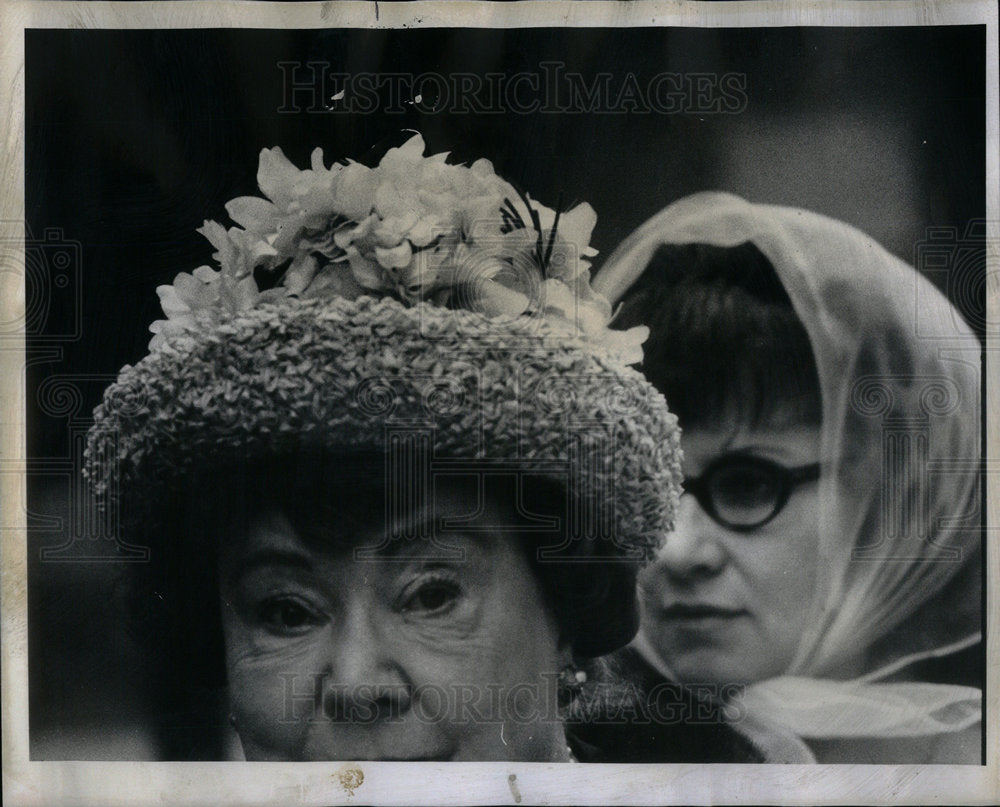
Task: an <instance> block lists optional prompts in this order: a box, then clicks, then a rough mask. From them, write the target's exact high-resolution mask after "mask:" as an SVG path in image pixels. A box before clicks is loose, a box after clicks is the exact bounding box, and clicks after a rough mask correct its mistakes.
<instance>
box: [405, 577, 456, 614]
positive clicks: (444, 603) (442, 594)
mask: <svg viewBox="0 0 1000 807" xmlns="http://www.w3.org/2000/svg"><path fill="white" fill-rule="evenodd" d="M459 593H460V592H459V588H458V586H457V585H455V584H454V583H451V582H449V581H444V580H440V581H434V582H430V583H424V584H423V585H421V586H420V587H419V588H418V589H417V590H416V591H415V592H414V593H413V594H412V595H410V597H409V598H407V600H406V602H405V603H404V604H403V610H404V611H411V612H412V611H417V612H422V613H426V614H430V613H437V612H442V611H445V610H447V609H448V608H450V607H451V606H452V605H454V603H455V601H456V600H457V599H458V596H459Z"/></svg>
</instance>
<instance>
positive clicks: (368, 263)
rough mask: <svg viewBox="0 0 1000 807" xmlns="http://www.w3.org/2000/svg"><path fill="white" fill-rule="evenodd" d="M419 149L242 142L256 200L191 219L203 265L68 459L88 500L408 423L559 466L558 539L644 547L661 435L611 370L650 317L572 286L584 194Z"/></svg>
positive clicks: (654, 512) (675, 458)
mask: <svg viewBox="0 0 1000 807" xmlns="http://www.w3.org/2000/svg"><path fill="white" fill-rule="evenodd" d="M423 152H424V143H423V140H422V139H421V137H420V136H419V135H416V134H415V135H414V136H412V137H411V138H410V139H409V140H408V141H407V142H406V143H405V144H403V145H402V146H401V147H399V148H394V149H391V150H390V151H388V152H387V153H386V154H385V156H384V157H383V158H382V160H381V162H380V163H379V164H378V166H377V167H375V168H371V167H368V166H365V165H362V164H359V163H356V162H352V161H341V162H335V163H334V164H333V165H331V166H329V167H327V166H326V164H325V162H324V159H323V153H322V151H321V150H320V149H316V150H315V151H314V152H313V154H312V163H311V166H310V168H308V169H305V170H300V169H299V168H297V167H296V166H295V165H293V164H292V163H291V162H290V161H289V160H288V159H287V158H286V157H285V156H284V155H283V154H282V152H281V150H280V149H277V148H275V149H264V150H263V151H262V152H261V156H260V165H259V169H258V175H257V179H258V184H259V186H260V189H261V191H262V192H263V194H264V196H265V197H266V198H259V197H240V198H237V199H234V200H232V201H231V202H229V203H228V204H227V205H226V210H227V212H228V214H229V216H230V217H231V218H232V219H233V221H234V222H236V225H237V226H235V227H231V228H229V229H228V230H227V229H225V228H224V227H223V226H222V225H220V224H218V223H216V222H213V221H207V222H206V223H205V225H204V226H203V227H202V228H201V229H200V232H201V233H203V234H204V235H205V236H206V237H207V238H208V240H209V241H210V242H211V243H212V245H213V246H214V247H215V253H214V256H213V257H214V259H215V261H216V262H217V264H218V268H215V267H210V266H201V267H199V268H197V269H195V270H194V271H193V272H192V273H190V274H188V273H183V272H182V273H181V274H179V275H177V277H176V278H175V280H174V282H173V284H172V285H167V286H160V287H159V288H158V289H157V292H158V294H159V296H160V300H161V303H162V307H163V310H164V312H165V314H166V319H163V320H158V321H156V322H154V323H153V324H152V326H151V327H150V330H151V331H152V332H153V334H154V336H153V339H152V341H151V343H150V351H149V354H148V355H147V356H146V357H145V358H143V359H142V360H141V361H139V362H138V363H137V364H136V365H134V366H126V367H123V368H122V370H121V372H120V374H119V376H118V379H117V380H116V381H115V383H113V384H112V385H111V386H110V387H108V389H107V390H106V391H105V395H104V399H103V401H102V403H101V404H100V405H99V406H98V407H97V408H96V410H95V412H94V424H93V427H92V428H91V430H90V433H89V435H88V446H87V466H86V474H87V476H88V478H89V480H90V482H91V484H92V487H93V489H94V490H95V492H96V493H97V494H98V496H99V497H100V498H101V499H102V500H103V501H105V502H117V503H119V504H121V505H122V512H123V513H126V514H128V516H127V518H128V519H130V520H131V523H133V524H147V523H149V522H150V520H151V519H155V518H156V515H155V514H156V508H157V507H158V506H162V502H163V501H164V494H165V493H166V492H167V491H169V490H170V489H171V488H172V487H175V486H176V485H177V484H178V483H179V482H181V481H183V480H184V478H185V477H187V476H189V475H191V474H193V473H196V472H197V471H198V469H199V468H201V467H204V466H206V465H221V464H224V463H227V462H233V461H241V462H253V461H266V459H267V458H268V457H270V456H274V455H278V454H283V453H287V452H294V451H296V450H301V449H302V448H303V447H306V446H308V447H311V448H314V449H315V448H318V449H319V450H321V451H323V450H326V451H330V452H343V451H345V450H348V451H350V450H359V451H375V452H388V451H389V445H390V442H391V441H390V437H389V435H390V433H393V434H397V435H398V433H399V432H400V430H403V431H407V432H408V433H411V434H412V433H415V432H418V433H421V434H424V435H426V445H427V446H429V448H428V453H429V455H430V456H432V457H433V458H434V461H442V462H445V463H447V462H448V461H459V460H463V461H468V460H472V461H484V462H487V463H492V462H497V463H500V464H503V463H508V464H510V463H513V464H515V465H517V466H518V467H523V468H529V469H533V470H534V471H535V472H538V473H541V474H543V475H545V474H551V475H552V476H553V477H554V478H557V479H558V480H559V481H560V482H561V483H564V484H565V485H566V486H567V488H568V489H569V490H570V491H571V493H572V495H571V496H570V497H569V499H570V500H571V501H573V502H574V503H575V504H574V508H575V509H574V510H573V513H574V514H575V515H573V514H571V515H569V516H568V518H570V521H571V522H572V523H571V524H570V528H569V530H568V534H569V539H568V540H569V541H570V543H572V544H573V546H572V547H571V548H570V550H569V551H570V552H571V553H572V554H575V555H579V556H581V557H583V556H586V557H589V558H591V559H594V560H597V559H602V560H604V561H608V560H616V559H617V560H625V561H629V562H631V563H633V564H638V563H641V562H642V561H643V560H645V559H647V558H648V557H650V556H651V554H652V553H653V552H654V551H655V549H656V547H657V546H658V544H659V543H660V541H661V540H662V537H663V536H664V534H665V532H666V531H667V530H668V529H669V528H670V526H671V525H672V519H673V514H674V509H675V506H676V502H677V498H678V495H679V488H680V478H681V477H680V464H679V457H680V451H679V447H678V442H679V439H678V438H679V431H678V428H677V424H676V419H675V418H674V416H673V415H672V414H671V413H670V412H669V411H668V409H667V406H666V403H665V401H664V400H663V398H662V396H661V395H660V394H659V393H658V392H656V391H655V389H654V388H653V387H652V386H651V385H650V384H648V383H647V382H646V381H645V380H644V378H643V377H642V375H641V374H640V373H639V372H637V371H636V370H634V369H633V368H631V367H630V366H629V364H631V363H634V362H637V361H639V360H640V359H641V355H642V350H641V343H642V341H643V340H644V339H645V337H646V335H647V331H646V329H644V328H635V329H632V330H631V331H625V332H622V331H614V330H611V329H609V327H608V324H609V322H610V320H611V318H612V311H611V306H610V304H609V303H608V301H607V299H606V298H604V297H602V296H601V295H599V294H597V293H596V292H594V291H593V290H592V289H591V287H590V282H589V271H588V270H589V260H588V259H589V258H591V257H592V256H593V255H594V254H595V252H594V250H592V249H591V248H590V247H589V246H588V244H589V238H590V232H591V230H592V228H593V226H594V223H595V220H596V216H595V214H594V211H593V210H592V208H591V207H590V206H589V205H587V204H580V205H577V206H575V207H573V208H572V209H570V210H566V211H562V210H552V209H549V208H547V207H545V206H543V205H541V204H539V203H538V202H536V201H534V200H533V199H531V198H530V197H529V196H528V195H527V194H526V193H523V192H521V191H519V190H518V189H516V188H515V187H514V186H513V185H511V184H510V183H508V182H506V181H505V180H504V179H502V178H501V177H499V176H497V174H496V173H495V172H494V170H493V166H492V164H491V163H490V162H489V161H488V160H478V161H476V162H474V163H473V164H472V165H469V166H466V165H452V164H449V163H448V162H447V161H446V157H447V155H446V154H437V155H434V156H429V157H425V156H424V155H423ZM331 483H332V484H335V483H336V481H335V480H331ZM123 518H126V517H125V516H123ZM626 577H628V576H626ZM621 597H622V598H623V601H624V602H626V603H627V602H634V595H632V594H631V593H628V592H625V591H624V590H623V591H622V592H621ZM632 610H634V609H632ZM627 621H629V622H630V623H631V624H630V625H629V626H628V631H631V632H633V633H634V629H635V624H634V619H631V618H630V619H629V620H627ZM629 638H631V634H629V635H628V636H625V637H624V638H623V637H622V636H616V637H613V638H605V639H600V638H595V639H594V641H593V642H592V644H593V645H594V647H593V648H591V649H592V650H593V651H594V653H593V654H596V653H598V652H606V651H607V650H609V649H613V647H614V646H618V645H620V644H624V642H626V641H628V639H629Z"/></svg>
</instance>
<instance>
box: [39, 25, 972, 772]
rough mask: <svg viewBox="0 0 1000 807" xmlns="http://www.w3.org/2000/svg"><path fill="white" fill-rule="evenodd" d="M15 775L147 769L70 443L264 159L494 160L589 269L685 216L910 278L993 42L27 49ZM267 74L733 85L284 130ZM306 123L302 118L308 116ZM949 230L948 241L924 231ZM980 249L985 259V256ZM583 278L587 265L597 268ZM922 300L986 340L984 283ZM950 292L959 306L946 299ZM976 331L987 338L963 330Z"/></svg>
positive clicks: (248, 34)
mask: <svg viewBox="0 0 1000 807" xmlns="http://www.w3.org/2000/svg"><path fill="white" fill-rule="evenodd" d="M25 38H26V43H25V44H26V47H25V54H26V69H25V94H26V132H25V135H26V136H25V141H26V177H27V178H26V188H25V192H26V209H27V227H28V232H29V250H28V274H27V290H26V292H27V300H28V323H27V326H28V331H29V337H28V350H27V364H28V366H27V383H28V388H27V400H28V407H29V410H28V455H29V477H28V495H29V510H30V512H29V545H28V551H29V609H30V610H29V634H30V635H29V643H30V644H29V648H30V659H29V661H30V684H31V691H30V697H31V700H30V708H31V753H32V757H33V758H34V759H46V758H50V759H51V758H55V759H58V758H78V759H84V758H130V757H136V756H138V757H142V756H149V755H152V754H155V749H154V748H153V747H152V746H151V744H150V743H151V741H150V739H149V736H148V734H147V733H146V731H145V730H144V722H143V720H144V709H146V705H145V704H146V700H145V693H144V689H143V683H144V681H145V680H147V679H148V678H149V675H148V670H144V668H143V664H142V661H141V659H140V658H139V657H138V656H137V654H136V651H135V647H134V644H133V641H132V638H133V637H132V636H131V635H130V634H129V632H128V631H127V630H126V629H125V628H124V627H123V624H124V617H125V614H124V613H123V611H122V606H121V605H120V604H119V603H120V598H119V597H118V592H119V591H120V588H121V581H120V577H121V573H122V571H123V569H124V568H125V567H126V566H127V563H125V562H124V561H125V560H128V559H133V560H134V559H136V558H141V556H140V555H136V554H135V553H132V552H130V551H128V550H127V549H123V548H122V547H121V546H119V545H118V543H117V542H116V541H115V540H114V538H113V537H112V536H111V534H110V532H109V528H108V527H107V526H106V525H102V523H101V521H100V519H99V518H97V517H96V516H95V515H94V514H93V513H91V512H90V510H89V508H88V507H87V500H86V496H85V494H84V492H83V489H82V488H81V486H80V484H79V480H78V470H79V467H80V451H81V441H82V436H83V435H84V434H85V433H86V428H87V426H88V419H89V413H90V412H91V411H92V409H93V407H94V405H96V403H97V402H98V400H99V396H100V393H101V391H102V389H103V387H104V386H106V385H107V383H108V382H109V381H110V380H111V378H112V377H113V375H114V374H115V373H116V372H117V370H118V368H120V367H121V366H122V365H123V364H126V363H134V362H136V361H138V360H139V359H140V358H141V357H142V356H143V355H144V353H145V350H146V344H147V343H148V340H149V338H150V334H149V333H148V332H147V331H146V327H147V325H148V324H149V323H150V322H151V321H153V320H154V319H157V318H159V317H160V309H159V304H158V300H157V297H156V294H155V292H154V289H155V287H156V286H157V285H159V284H162V283H168V282H170V281H171V280H172V279H173V277H174V275H175V274H176V273H177V272H180V271H190V270H192V269H193V268H195V267H196V266H198V265H200V264H203V263H208V262H209V260H210V253H211V248H210V247H209V245H208V243H207V242H206V241H204V239H203V238H202V237H201V236H200V235H198V234H197V233H196V232H195V228H196V227H198V226H200V225H201V223H202V221H203V219H205V218H215V219H218V220H220V221H224V222H225V211H224V207H223V206H224V204H225V202H226V201H227V200H229V199H230V198H233V197H235V196H240V195H248V194H254V193H255V192H256V182H255V175H256V168H257V156H258V154H259V151H260V149H261V148H262V147H265V146H267V147H271V146H280V147H281V148H282V149H283V150H284V151H285V153H286V154H288V155H289V157H290V158H291V159H292V160H293V162H295V163H296V164H298V165H299V166H300V167H306V166H307V164H308V158H309V153H310V151H311V150H312V148H313V147H314V146H317V145H318V146H322V147H323V149H324V152H325V155H326V159H327V164H329V162H330V160H331V159H333V158H337V157H345V156H346V157H354V158H359V159H360V158H364V157H365V156H366V154H368V156H369V157H373V156H375V157H377V154H374V155H373V154H371V153H370V152H369V149H370V148H371V147H372V145H373V144H376V143H383V144H387V143H389V142H398V141H399V140H401V139H402V138H401V136H400V130H402V129H407V128H409V129H417V130H419V131H420V132H422V133H423V135H424V138H425V140H426V141H427V144H428V150H429V152H438V151H452V152H453V153H454V155H455V158H456V159H462V160H465V159H470V160H471V159H474V158H477V157H488V158H490V159H491V160H493V162H494V164H495V165H496V168H497V171H498V173H500V174H501V175H503V176H505V177H506V178H508V179H511V180H513V181H515V182H517V183H518V184H520V185H521V186H523V187H525V188H527V189H528V190H529V191H530V192H531V194H532V195H533V196H534V197H535V198H537V199H539V200H540V201H542V202H543V203H546V204H548V205H550V206H553V205H554V204H555V202H556V200H557V199H558V198H559V197H560V196H562V197H563V198H564V199H565V200H566V201H569V200H577V199H579V200H587V201H589V202H590V203H591V204H592V205H593V207H594V209H595V210H596V211H597V214H598V223H597V228H596V230H595V232H594V237H593V241H592V243H593V245H594V246H595V247H597V248H598V249H599V250H600V251H601V253H602V255H605V256H606V255H607V254H609V253H610V251H611V250H612V249H613V248H614V246H615V245H616V244H617V243H618V242H619V241H620V240H621V239H623V238H624V237H625V236H626V235H627V234H628V233H629V232H631V230H632V229H634V228H635V227H637V226H638V225H639V224H641V223H642V222H643V221H644V220H645V219H646V218H648V217H649V216H650V215H652V214H653V213H655V212H657V211H658V210H660V209H661V208H662V207H664V206H665V205H666V204H668V203H669V202H671V201H673V200H675V199H677V198H679V197H681V196H684V195H686V194H688V193H691V192H694V191H698V190H705V189H709V188H716V189H723V190H729V191H732V192H735V193H737V194H740V195H743V196H746V197H747V198H749V199H751V200H752V201H757V202H772V203H778V204H788V205H795V206H801V207H807V208H811V209H814V210H817V211H820V212H822V213H826V214H828V215H831V216H833V217H835V218H839V219H842V220H844V221H847V222H849V223H851V224H854V225H855V226H857V227H859V228H861V229H862V230H864V231H866V232H868V233H869V234H871V235H872V236H873V237H875V238H876V239H877V240H879V241H880V242H882V243H883V244H884V245H885V246H886V247H887V248H889V249H890V250H891V251H893V252H895V253H896V254H898V255H900V256H901V257H903V258H905V259H907V260H909V261H911V262H912V261H913V260H914V256H915V253H916V250H917V248H918V245H919V244H920V243H921V242H922V241H923V240H924V239H925V237H926V236H927V235H928V232H929V228H954V230H955V232H956V233H957V234H958V235H959V236H961V235H962V234H964V233H965V232H966V228H967V227H968V225H969V223H970V221H974V220H977V219H983V218H984V217H985V111H984V107H985V28H983V27H982V26H977V27H937V28H905V29H904V28H879V29H846V28H775V29H714V30H702V29H680V28H672V29H615V30H607V29H558V30H554V29H533V30H532V29H515V30H506V31H505V30H468V29H448V30H443V29H442V30H439V29H425V30H396V31H368V30H330V31H265V30H176V31H55V30H47V31H42V30H34V31H28V32H27V33H26V37H25ZM282 61H294V62H301V63H305V62H307V61H320V62H328V63H329V65H330V67H329V69H330V70H332V71H334V72H346V73H352V74H357V73H359V72H372V73H377V72H387V71H388V72H405V73H412V74H419V73H423V72H428V71H430V72H436V73H440V74H443V75H447V74H449V73H452V72H455V71H461V72H470V73H481V74H485V73H488V72H502V73H506V74H508V75H511V74H513V73H516V72H518V71H528V72H532V73H539V72H540V69H539V64H540V63H541V62H546V61H560V62H562V63H564V64H565V70H566V71H567V72H578V73H580V74H582V75H583V76H584V77H585V78H588V79H589V78H592V77H593V76H595V75H596V74H597V73H600V72H608V73H610V74H612V77H613V78H612V80H611V86H612V87H618V86H620V84H621V82H622V80H623V79H624V76H625V75H626V74H627V73H629V72H631V73H634V74H635V75H636V76H637V78H638V79H639V83H640V85H642V86H645V84H646V83H647V82H648V80H649V79H650V78H651V77H652V76H654V75H655V74H657V73H661V72H675V73H685V74H693V73H707V74H723V73H727V72H734V73H742V74H745V75H746V91H745V92H746V97H747V105H746V108H745V109H744V110H742V111H740V112H739V113H738V114H717V113H704V112H697V111H688V112H680V113H676V114H660V113H657V112H652V113H647V114H640V113H626V114H607V113H605V114H600V113H572V112H565V113H558V114H557V113H545V112H536V113H534V114H524V115H521V114H515V113H513V112H507V113H506V114H500V115H482V114H479V115H477V114H464V115H460V114H451V113H449V112H447V111H442V112H425V113H421V112H420V111H419V110H418V109H416V108H414V107H413V106H412V105H409V106H408V107H407V111H406V112H404V113H401V114H388V113H386V112H385V111H384V110H378V111H375V112H373V113H371V114H344V113H337V112H317V111H309V110H308V109H303V110H302V111H300V112H280V111H279V109H281V108H282V106H283V105H285V104H286V99H285V98H284V93H285V90H286V87H285V84H286V81H285V77H284V74H283V73H282V71H281V70H280V69H279V68H278V63H279V62H282ZM303 106H304V107H305V106H312V105H311V104H309V105H307V104H305V103H303ZM934 232H938V233H940V232H946V231H941V230H938V231H934ZM969 243H972V246H973V247H975V248H979V249H981V247H982V244H981V242H974V243H973V242H966V245H967V246H968V245H969ZM599 261H600V258H598V262H599ZM932 279H933V280H934V281H935V282H937V283H938V284H939V285H941V286H942V288H944V290H945V291H946V293H948V294H949V296H951V297H952V299H953V301H954V302H955V303H956V304H957V305H958V307H959V308H960V309H961V310H962V312H963V314H964V315H966V317H967V318H968V319H969V321H970V322H971V323H972V324H973V326H974V327H977V328H980V325H981V321H982V317H983V311H984V298H983V289H984V288H985V286H984V284H978V283H976V282H974V283H972V286H971V289H972V291H971V293H970V291H969V285H968V284H967V283H966V284H965V286H964V287H963V288H956V289H953V288H952V285H953V284H951V283H949V282H948V279H949V278H948V274H947V272H937V273H934V274H933V276H932ZM954 285H956V287H957V286H959V285H961V284H954ZM980 330H981V328H980Z"/></svg>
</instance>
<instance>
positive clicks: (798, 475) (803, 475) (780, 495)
mask: <svg viewBox="0 0 1000 807" xmlns="http://www.w3.org/2000/svg"><path fill="white" fill-rule="evenodd" d="M740 462H743V463H749V464H752V465H755V466H757V467H764V468H766V469H768V470H769V471H770V472H771V473H772V474H773V475H774V478H775V479H776V482H777V496H776V498H775V502H774V507H773V508H772V510H771V512H770V514H769V515H768V516H766V517H765V518H764V519H762V520H761V521H757V522H754V523H753V524H734V523H732V522H730V521H727V520H726V519H724V518H723V517H722V516H721V515H719V511H718V510H717V509H716V507H715V502H714V501H713V500H712V494H711V488H710V486H709V485H710V480H711V478H712V476H713V475H714V474H716V473H717V472H718V471H719V470H720V469H724V468H726V467H729V466H731V465H735V464H738V463H740ZM820 469H821V463H818V462H815V463H810V464H808V465H800V466H798V467H797V468H787V467H785V466H784V465H782V464H781V463H779V462H775V461H773V460H769V459H766V458H764V457H755V456H750V455H738V454H737V455H732V454H730V455H727V456H723V457H718V458H717V459H715V460H713V461H712V462H710V463H709V464H708V465H707V466H706V467H705V470H703V471H702V472H701V473H700V474H699V475H698V476H695V477H685V478H684V480H683V481H682V482H681V487H682V489H683V492H684V493H690V494H691V495H692V496H694V498H695V501H697V502H698V505H699V506H700V507H701V509H702V510H704V511H705V513H707V514H708V515H709V516H710V517H711V518H712V520H713V521H715V522H716V523H717V524H719V525H721V526H723V527H725V528H726V529H727V530H732V531H733V532H751V531H753V530H756V529H759V528H760V527H763V526H764V525H765V524H768V523H769V522H771V521H773V520H774V519H775V518H776V517H777V516H778V514H779V513H780V512H781V511H782V510H784V509H785V505H787V504H788V500H789V499H790V498H791V497H792V494H793V493H794V492H795V490H796V488H798V487H801V486H802V485H804V484H807V483H809V482H815V481H816V480H818V479H819V477H820Z"/></svg>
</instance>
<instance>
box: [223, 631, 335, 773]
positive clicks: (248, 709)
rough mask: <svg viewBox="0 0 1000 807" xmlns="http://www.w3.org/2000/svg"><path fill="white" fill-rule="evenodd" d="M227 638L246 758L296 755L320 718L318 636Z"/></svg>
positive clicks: (231, 690) (234, 710)
mask: <svg viewBox="0 0 1000 807" xmlns="http://www.w3.org/2000/svg"><path fill="white" fill-rule="evenodd" d="M234 639H236V641H235V642H232V643H231V642H229V641H227V649H226V659H227V661H226V664H227V670H228V680H229V699H230V708H231V711H232V715H233V718H234V721H235V724H236V726H235V727H236V730H237V731H238V732H239V734H240V739H241V740H242V742H243V747H244V752H245V754H246V756H247V758H248V759H278V760H280V759H296V758H297V757H298V754H299V749H301V748H302V746H303V745H304V744H305V742H306V740H307V732H308V730H309V726H310V724H311V723H313V722H315V721H316V720H318V719H322V717H323V715H322V714H320V712H321V710H322V697H321V692H322V685H323V666H322V659H321V654H320V653H319V652H318V651H319V648H318V646H317V644H318V643H317V642H316V641H306V640H303V639H301V638H300V639H298V640H295V641H293V642H289V643H286V644H275V643H273V642H270V641H268V642H261V641H259V640H254V639H251V638H248V637H239V636H236V637H234Z"/></svg>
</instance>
